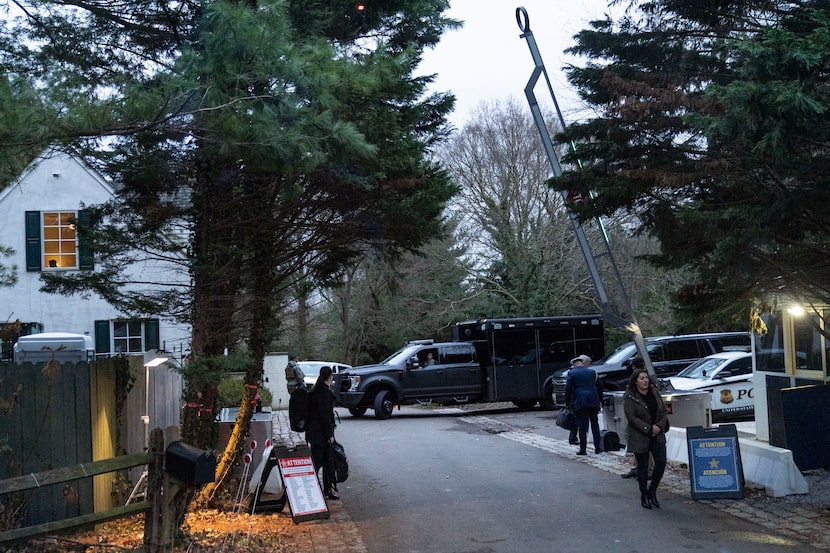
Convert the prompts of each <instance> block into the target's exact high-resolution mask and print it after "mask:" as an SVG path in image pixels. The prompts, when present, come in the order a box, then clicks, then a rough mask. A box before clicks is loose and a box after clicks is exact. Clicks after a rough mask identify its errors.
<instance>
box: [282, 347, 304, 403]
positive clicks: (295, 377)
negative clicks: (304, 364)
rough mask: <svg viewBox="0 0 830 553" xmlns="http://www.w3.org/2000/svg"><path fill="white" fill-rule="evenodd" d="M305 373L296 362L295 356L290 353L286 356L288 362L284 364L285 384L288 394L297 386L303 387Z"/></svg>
mask: <svg viewBox="0 0 830 553" xmlns="http://www.w3.org/2000/svg"><path fill="white" fill-rule="evenodd" d="M304 378H305V374H304V373H303V370H302V369H301V368H300V365H299V363H297V356H296V355H291V356H289V357H288V364H287V365H286V366H285V384H286V385H287V386H288V395H289V396H290V395H291V394H293V393H294V390H296V389H297V388H298V387H305V383H303V379H304Z"/></svg>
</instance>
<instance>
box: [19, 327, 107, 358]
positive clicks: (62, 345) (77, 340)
mask: <svg viewBox="0 0 830 553" xmlns="http://www.w3.org/2000/svg"><path fill="white" fill-rule="evenodd" d="M52 359H55V360H56V361H60V362H61V363H64V362H69V363H78V362H81V361H86V362H90V361H93V360H95V346H94V344H93V342H92V336H89V335H88V334H72V333H70V332H42V333H40V334H30V335H29V336H21V337H20V338H19V339H18V340H17V342H16V343H15V344H14V362H15V363H17V364H21V363H45V362H47V361H51V360H52Z"/></svg>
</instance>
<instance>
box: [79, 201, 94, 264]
mask: <svg viewBox="0 0 830 553" xmlns="http://www.w3.org/2000/svg"><path fill="white" fill-rule="evenodd" d="M78 228H79V229H81V231H80V232H79V233H78V268H79V269H81V270H82V271H91V270H92V269H94V268H95V257H94V256H93V254H92V239H91V238H90V237H91V235H92V212H90V211H89V210H88V209H82V210H80V211H78Z"/></svg>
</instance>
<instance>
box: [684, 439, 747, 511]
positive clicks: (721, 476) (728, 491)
mask: <svg viewBox="0 0 830 553" xmlns="http://www.w3.org/2000/svg"><path fill="white" fill-rule="evenodd" d="M686 441H687V445H688V448H689V479H690V480H691V486H692V490H691V491H692V499H694V500H698V499H717V498H726V499H741V498H742V497H743V490H744V475H743V467H742V465H741V450H740V444H739V442H738V429H737V427H736V426H735V425H734V424H723V425H720V426H717V427H713V428H703V427H702V426H690V427H689V428H687V429H686Z"/></svg>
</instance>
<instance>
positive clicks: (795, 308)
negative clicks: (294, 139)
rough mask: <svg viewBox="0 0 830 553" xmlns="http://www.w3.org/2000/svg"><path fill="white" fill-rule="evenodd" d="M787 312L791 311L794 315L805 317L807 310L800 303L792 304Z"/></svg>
mask: <svg viewBox="0 0 830 553" xmlns="http://www.w3.org/2000/svg"><path fill="white" fill-rule="evenodd" d="M787 313H789V314H790V315H792V316H793V317H803V316H804V313H805V311H804V308H803V307H802V306H800V305H791V306H789V307H788V308H787Z"/></svg>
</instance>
